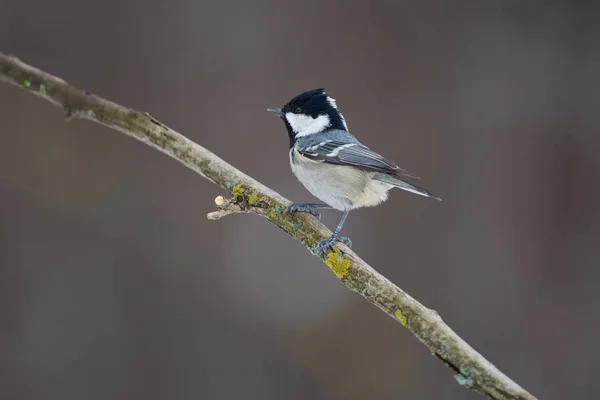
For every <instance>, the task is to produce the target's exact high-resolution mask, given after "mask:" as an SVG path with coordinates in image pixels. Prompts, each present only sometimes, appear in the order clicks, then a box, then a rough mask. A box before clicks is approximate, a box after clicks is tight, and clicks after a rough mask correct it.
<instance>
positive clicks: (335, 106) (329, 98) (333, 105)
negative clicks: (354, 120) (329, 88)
mask: <svg viewBox="0 0 600 400" xmlns="http://www.w3.org/2000/svg"><path fill="white" fill-rule="evenodd" d="M327 103H329V105H330V106H331V107H333V108H334V109H335V110H336V111H337V112H338V114H339V115H340V119H341V120H342V125H344V129H345V130H348V124H346V119H345V118H344V116H343V115H342V113H341V112H340V110H339V109H338V108H337V103H336V101H335V99H334V98H332V97H329V96H327Z"/></svg>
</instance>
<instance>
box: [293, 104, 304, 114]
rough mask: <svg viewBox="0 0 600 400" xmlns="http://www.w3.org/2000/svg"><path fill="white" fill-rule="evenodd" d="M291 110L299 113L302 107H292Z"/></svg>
mask: <svg viewBox="0 0 600 400" xmlns="http://www.w3.org/2000/svg"><path fill="white" fill-rule="evenodd" d="M292 112H293V113H294V114H300V113H301V112H302V109H301V108H300V107H298V106H296V107H294V109H293V110H292Z"/></svg>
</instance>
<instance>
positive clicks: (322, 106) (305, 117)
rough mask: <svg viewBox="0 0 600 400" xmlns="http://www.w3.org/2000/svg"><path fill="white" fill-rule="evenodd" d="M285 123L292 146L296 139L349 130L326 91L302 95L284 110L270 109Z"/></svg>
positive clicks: (319, 90) (309, 92)
mask: <svg viewBox="0 0 600 400" xmlns="http://www.w3.org/2000/svg"><path fill="white" fill-rule="evenodd" d="M269 111H271V112H272V113H274V114H276V115H278V116H279V117H281V119H282V120H283V121H284V122H285V126H286V127H287V130H288V134H289V136H290V146H291V145H293V143H294V142H295V140H296V139H298V138H299V137H303V136H308V135H312V134H314V133H320V132H324V131H327V130H330V129H343V130H348V127H347V125H346V121H345V120H344V117H343V116H342V114H341V113H340V112H339V110H338V108H337V105H336V103H335V100H334V99H332V98H331V97H329V96H328V95H327V94H326V93H325V90H324V89H315V90H310V91H308V92H304V93H301V94H299V95H297V96H296V97H294V98H293V99H291V100H290V101H288V102H287V104H286V105H285V106H283V108H277V109H269Z"/></svg>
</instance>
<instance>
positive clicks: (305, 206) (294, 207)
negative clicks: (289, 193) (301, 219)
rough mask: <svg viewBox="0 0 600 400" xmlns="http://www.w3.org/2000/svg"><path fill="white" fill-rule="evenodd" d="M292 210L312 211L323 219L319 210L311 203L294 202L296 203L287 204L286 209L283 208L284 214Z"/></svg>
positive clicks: (311, 212)
mask: <svg viewBox="0 0 600 400" xmlns="http://www.w3.org/2000/svg"><path fill="white" fill-rule="evenodd" d="M290 212H306V213H310V214H312V215H314V216H315V217H317V218H318V219H319V220H321V213H320V212H319V210H317V209H316V208H315V207H313V206H311V205H310V204H302V203H294V204H291V205H289V206H287V207H286V208H285V210H283V213H284V214H287V213H290Z"/></svg>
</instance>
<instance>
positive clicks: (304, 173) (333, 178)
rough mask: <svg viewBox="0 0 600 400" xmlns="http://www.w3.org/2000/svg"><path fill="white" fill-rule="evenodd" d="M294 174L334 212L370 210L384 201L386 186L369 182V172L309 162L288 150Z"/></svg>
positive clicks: (296, 152)
mask: <svg viewBox="0 0 600 400" xmlns="http://www.w3.org/2000/svg"><path fill="white" fill-rule="evenodd" d="M290 165H291V168H292V171H293V172H294V175H296V177H297V178H298V180H299V181H300V182H301V183H302V184H303V185H304V187H306V189H307V190H308V191H309V192H310V193H312V194H313V196H315V197H317V198H318V199H320V200H321V201H323V202H324V203H326V204H328V205H330V206H331V207H333V208H335V209H337V210H345V209H354V208H359V207H370V206H374V205H377V204H379V203H381V202H382V201H385V200H386V199H387V191H388V190H389V189H390V187H391V186H390V185H387V184H384V183H381V182H377V181H373V180H372V179H371V176H372V175H373V174H372V173H370V172H366V171H362V170H359V169H357V168H353V167H348V166H342V165H333V164H327V163H324V162H318V161H313V160H310V159H308V158H306V157H304V156H303V155H302V154H300V153H299V152H298V151H297V149H296V146H294V147H293V148H292V149H290Z"/></svg>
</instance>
